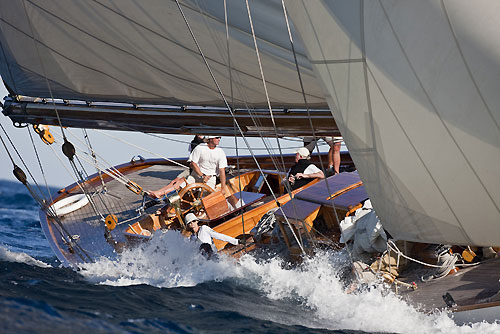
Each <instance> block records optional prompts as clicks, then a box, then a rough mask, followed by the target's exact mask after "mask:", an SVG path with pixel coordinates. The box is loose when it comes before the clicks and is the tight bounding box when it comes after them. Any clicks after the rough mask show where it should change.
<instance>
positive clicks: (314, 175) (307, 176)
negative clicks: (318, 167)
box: [295, 171, 325, 179]
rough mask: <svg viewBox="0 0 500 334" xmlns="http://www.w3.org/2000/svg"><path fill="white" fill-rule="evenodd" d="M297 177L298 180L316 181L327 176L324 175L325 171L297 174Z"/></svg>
mask: <svg viewBox="0 0 500 334" xmlns="http://www.w3.org/2000/svg"><path fill="white" fill-rule="evenodd" d="M295 177H296V178H298V179H314V178H319V179H324V178H325V174H323V171H319V172H316V173H312V174H303V173H297V175H295Z"/></svg>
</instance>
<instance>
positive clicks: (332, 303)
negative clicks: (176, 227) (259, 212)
mask: <svg viewBox="0 0 500 334" xmlns="http://www.w3.org/2000/svg"><path fill="white" fill-rule="evenodd" d="M343 261H344V262H345V259H344V258H342V255H339V253H322V254H318V255H317V256H315V257H314V258H312V259H309V260H307V261H305V262H304V263H303V265H302V266H301V267H299V268H294V269H287V268H286V266H284V265H283V263H282V261H281V260H279V259H270V260H267V261H262V260H261V261H256V259H255V258H253V257H252V256H249V255H245V256H243V257H242V258H241V259H240V261H239V265H235V261H234V260H233V259H232V258H225V257H224V256H221V260H220V261H218V262H214V261H206V260H205V259H204V258H203V257H202V256H201V255H200V254H199V252H198V245H197V244H196V243H193V242H190V241H189V240H187V239H186V238H184V237H183V236H181V235H180V234H179V233H177V232H173V231H170V232H166V233H156V234H155V236H154V238H153V239H152V240H151V242H149V243H148V244H146V245H145V246H144V247H141V248H137V249H135V250H129V251H126V252H124V253H123V254H122V255H121V256H120V258H119V259H118V260H113V261H111V260H108V259H105V258H103V259H100V260H99V261H97V262H96V263H93V264H86V265H84V266H83V269H84V270H83V271H81V273H82V274H83V275H84V276H86V277H87V279H89V280H90V281H93V282H95V283H100V284H108V285H133V284H149V285H152V286H157V287H178V286H194V285H196V284H199V283H202V282H207V281H220V280H224V279H227V278H236V279H237V281H238V282H240V284H242V285H245V286H249V287H252V288H254V289H258V290H260V291H262V292H263V293H264V294H265V295H266V296H267V297H268V298H270V299H274V300H282V299H283V300H289V299H292V300H295V301H297V302H299V303H301V304H302V305H303V309H299V310H297V314H295V315H294V314H276V315H273V314H270V312H268V311H266V310H264V309H262V308H259V307H252V306H250V305H249V307H248V308H245V307H243V308H241V309H240V310H239V311H240V312H248V313H251V315H249V316H252V317H258V318H261V319H265V320H271V321H276V322H283V323H292V324H300V325H304V326H308V327H316V328H327V329H331V330H336V329H343V330H361V331H365V332H397V333H478V332H481V333H500V324H487V323H476V324H472V325H471V326H467V325H464V326H457V325H455V323H454V322H453V321H452V319H450V318H449V317H448V315H447V314H445V313H435V314H431V315H427V314H424V313H421V312H418V311H417V310H416V309H415V308H414V307H412V306H410V305H408V304H407V303H406V302H404V301H403V300H401V299H400V298H399V297H398V296H396V295H395V294H393V293H388V292H387V290H385V289H382V288H381V287H378V288H373V289H370V290H368V291H365V292H362V293H357V294H347V293H345V292H344V288H343V285H342V282H341V279H340V278H339V277H338V274H339V268H340V267H341V264H342V262H343ZM304 310H305V311H304ZM304 312H307V314H305V315H304V314H303V313H304ZM248 313H247V314H248Z"/></svg>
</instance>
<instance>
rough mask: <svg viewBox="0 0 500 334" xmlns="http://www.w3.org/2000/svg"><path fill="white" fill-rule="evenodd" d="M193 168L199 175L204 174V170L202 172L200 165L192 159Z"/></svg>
mask: <svg viewBox="0 0 500 334" xmlns="http://www.w3.org/2000/svg"><path fill="white" fill-rule="evenodd" d="M191 168H192V169H193V170H194V172H195V173H196V174H198V175H199V176H202V175H203V173H202V172H201V170H200V167H199V166H198V164H197V163H196V162H194V161H191Z"/></svg>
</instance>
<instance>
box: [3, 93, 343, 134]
mask: <svg viewBox="0 0 500 334" xmlns="http://www.w3.org/2000/svg"><path fill="white" fill-rule="evenodd" d="M32 100H33V99H31V100H29V101H23V100H21V102H19V101H15V100H7V101H6V103H5V107H4V110H3V113H4V114H5V115H6V116H8V117H10V118H11V120H12V121H13V122H17V123H32V124H39V123H42V124H47V125H56V126H59V125H60V124H59V120H58V118H57V115H56V112H55V111H54V106H53V104H52V103H43V102H34V101H32ZM55 104H56V105H57V111H58V114H59V118H60V120H61V123H62V125H63V126H67V127H74V128H86V129H105V130H120V131H134V132H151V133H169V134H193V135H194V134H198V133H203V134H207V135H208V134H211V135H221V136H234V120H233V118H232V116H231V114H230V113H229V112H228V111H227V110H225V109H222V108H208V107H206V108H202V107H185V108H181V107H177V106H151V105H144V106H141V105H139V106H132V105H126V104H116V103H115V104H111V103H109V104H103V103H100V104H95V105H90V106H89V105H86V104H84V103H78V104H64V103H62V102H60V101H55ZM234 114H235V118H236V120H237V121H238V124H239V125H240V127H241V129H242V130H243V132H244V134H245V136H254V137H259V136H261V135H262V136H268V137H275V136H276V132H275V129H274V127H273V123H272V121H271V119H270V117H269V110H267V109H266V110H252V115H250V114H249V112H248V111H247V110H235V113H234ZM273 114H274V119H275V122H276V131H277V134H278V135H279V136H288V137H296V136H310V135H311V126H310V123H309V117H308V114H307V111H306V110H300V109H276V110H273ZM310 114H311V117H310V120H311V122H312V124H313V126H314V131H315V134H316V136H318V137H321V136H340V131H339V129H338V127H337V124H336V123H335V120H334V119H333V117H332V114H331V112H330V110H327V109H321V110H311V111H310ZM254 119H255V121H254ZM256 124H258V125H256Z"/></svg>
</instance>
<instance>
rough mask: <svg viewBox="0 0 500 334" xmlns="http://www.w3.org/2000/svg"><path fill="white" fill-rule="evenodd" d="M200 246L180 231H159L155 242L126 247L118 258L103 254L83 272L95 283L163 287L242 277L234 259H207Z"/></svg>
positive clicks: (86, 266)
mask: <svg viewBox="0 0 500 334" xmlns="http://www.w3.org/2000/svg"><path fill="white" fill-rule="evenodd" d="M198 247H199V244H198V243H196V242H193V241H190V240H189V239H186V238H185V237H183V236H182V235H181V234H180V233H179V232H177V231H164V232H163V233H155V235H154V237H153V238H152V240H151V241H149V242H147V243H144V244H143V245H140V246H138V247H135V248H132V249H127V250H125V251H124V252H123V253H121V254H120V255H119V256H118V258H117V259H112V260H111V259H108V258H105V257H102V258H100V259H98V260H97V261H96V262H95V263H86V264H82V265H81V269H82V270H81V274H82V275H83V276H85V277H86V278H87V279H88V280H89V281H91V282H94V283H101V284H107V285H116V286H127V285H135V284H148V285H152V286H156V287H163V288H174V287H180V286H194V285H197V284H199V283H203V282H207V281H220V280H223V279H225V278H227V277H234V276H238V275H237V271H238V268H237V267H236V266H235V261H234V260H233V259H231V260H229V259H224V260H223V261H212V260H210V261H207V260H206V259H205V258H204V257H203V256H202V255H201V254H200V253H199V251H198Z"/></svg>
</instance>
